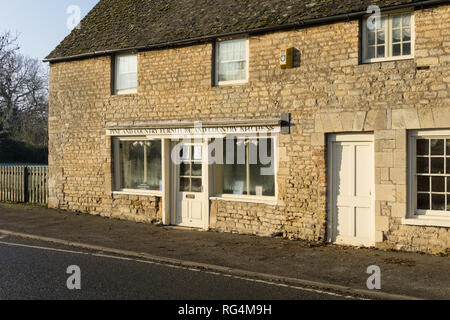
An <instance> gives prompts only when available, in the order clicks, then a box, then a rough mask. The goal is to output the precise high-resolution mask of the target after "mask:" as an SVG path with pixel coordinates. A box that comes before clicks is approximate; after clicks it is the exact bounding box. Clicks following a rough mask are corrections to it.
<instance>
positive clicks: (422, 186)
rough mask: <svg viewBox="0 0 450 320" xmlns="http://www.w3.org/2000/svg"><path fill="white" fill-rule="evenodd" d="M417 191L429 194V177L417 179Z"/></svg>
mask: <svg viewBox="0 0 450 320" xmlns="http://www.w3.org/2000/svg"><path fill="white" fill-rule="evenodd" d="M417 191H419V192H420V191H422V192H430V177H424V176H418V177H417Z"/></svg>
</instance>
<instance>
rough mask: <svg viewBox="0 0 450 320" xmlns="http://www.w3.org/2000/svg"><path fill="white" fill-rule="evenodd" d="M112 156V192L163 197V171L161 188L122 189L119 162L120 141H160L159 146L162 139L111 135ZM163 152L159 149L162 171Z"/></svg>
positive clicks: (162, 141)
mask: <svg viewBox="0 0 450 320" xmlns="http://www.w3.org/2000/svg"><path fill="white" fill-rule="evenodd" d="M112 139H113V149H112V152H113V157H114V177H113V178H114V180H113V187H114V189H113V194H127V195H144V196H156V197H163V195H164V172H162V173H161V174H162V177H161V179H162V184H163V188H162V189H163V190H159V191H157V190H139V189H124V188H121V187H120V171H121V163H120V155H119V150H120V142H121V141H161V146H163V144H164V139H160V138H148V137H113V138H112ZM164 160H165V159H164V154H163V150H162V149H161V168H162V169H161V170H162V171H164V168H163V163H164Z"/></svg>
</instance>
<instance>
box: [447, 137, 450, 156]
mask: <svg viewBox="0 0 450 320" xmlns="http://www.w3.org/2000/svg"><path fill="white" fill-rule="evenodd" d="M447 155H448V156H450V139H447Z"/></svg>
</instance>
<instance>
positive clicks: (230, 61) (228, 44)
mask: <svg viewBox="0 0 450 320" xmlns="http://www.w3.org/2000/svg"><path fill="white" fill-rule="evenodd" d="M218 46H219V61H218V63H219V70H218V78H219V81H232V80H245V79H246V78H247V71H246V70H247V40H246V39H240V40H231V41H224V42H220V43H219V45H218Z"/></svg>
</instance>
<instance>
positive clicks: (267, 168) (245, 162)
mask: <svg viewBox="0 0 450 320" xmlns="http://www.w3.org/2000/svg"><path fill="white" fill-rule="evenodd" d="M216 143H220V144H222V148H223V149H222V150H223V154H222V155H223V159H222V161H219V163H215V165H214V179H215V183H214V185H215V193H216V194H217V195H232V196H249V197H275V167H276V166H275V165H276V164H275V148H274V139H273V138H233V139H220V141H216ZM216 151H217V150H216Z"/></svg>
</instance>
